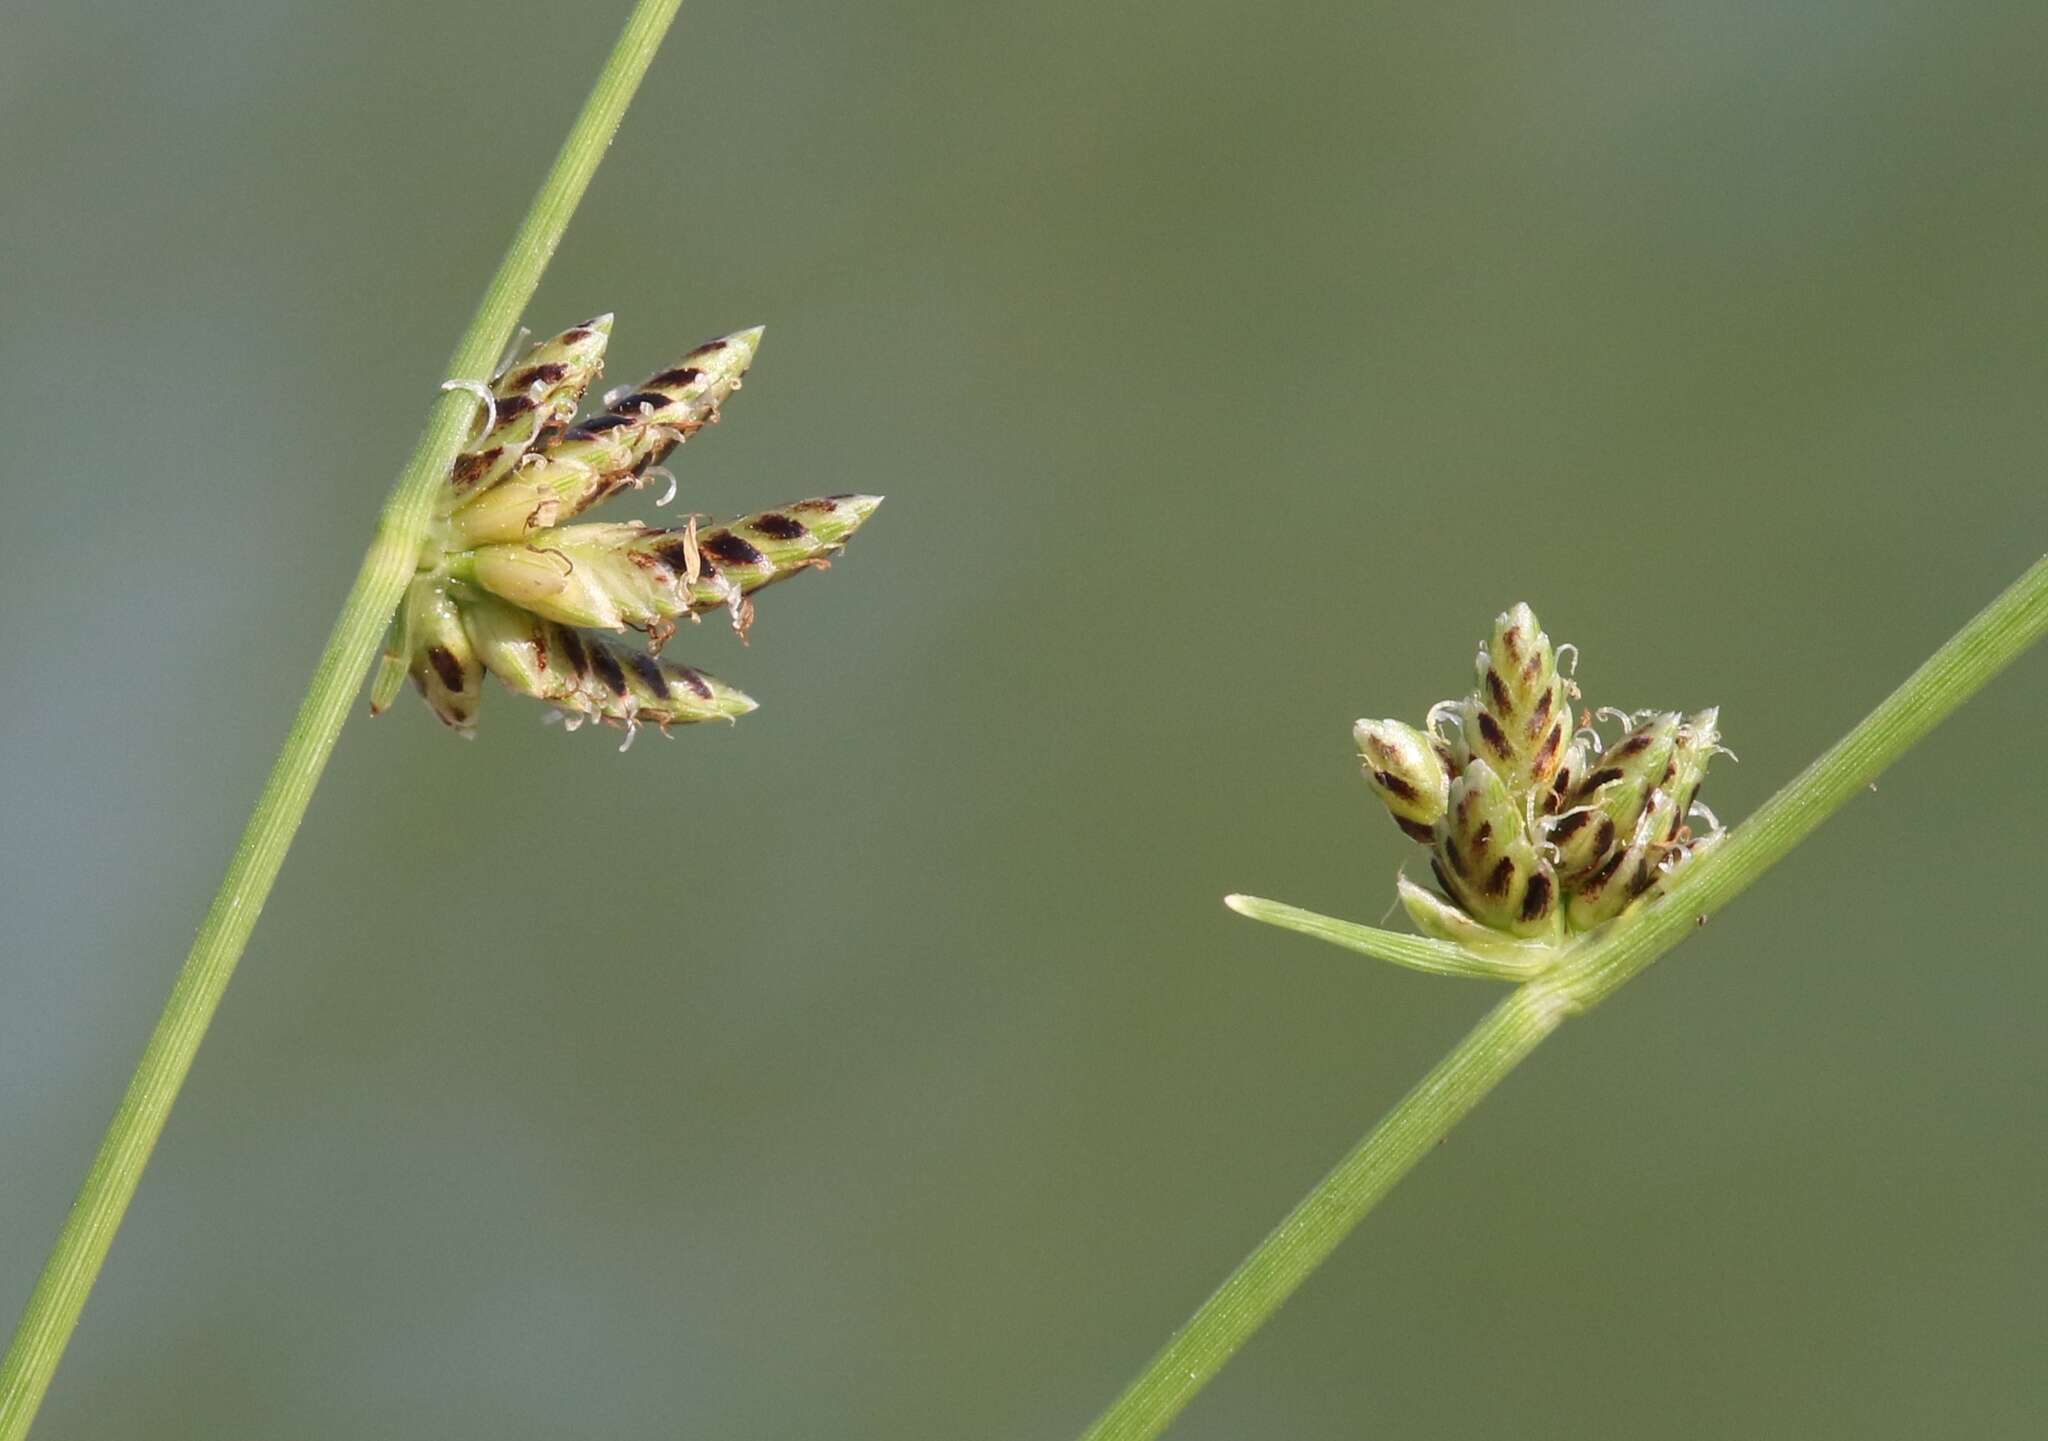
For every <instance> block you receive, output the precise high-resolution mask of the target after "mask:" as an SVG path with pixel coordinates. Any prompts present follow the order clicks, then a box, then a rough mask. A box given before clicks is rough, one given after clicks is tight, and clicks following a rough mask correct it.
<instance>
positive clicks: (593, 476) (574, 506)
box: [450, 325, 762, 549]
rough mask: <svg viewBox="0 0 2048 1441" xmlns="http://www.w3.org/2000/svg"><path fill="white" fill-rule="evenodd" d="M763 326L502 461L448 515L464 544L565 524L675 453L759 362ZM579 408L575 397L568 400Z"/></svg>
mask: <svg viewBox="0 0 2048 1441" xmlns="http://www.w3.org/2000/svg"><path fill="white" fill-rule="evenodd" d="M761 332H762V328H761V327H760V326H758V325H757V326H754V327H753V328H752V329H749V330H740V331H735V332H734V333H733V334H731V335H727V336H721V337H720V338H719V339H717V340H711V341H707V342H705V343H704V344H703V345H700V346H698V347H697V348H696V349H695V350H692V351H691V352H690V353H689V354H688V355H685V356H684V357H683V358H682V359H681V360H679V361H677V362H676V363H675V364H674V365H672V366H670V367H669V368H668V369H666V370H663V371H659V372H657V373H656V374H654V375H652V376H649V377H648V378H647V379H646V380H645V381H642V382H641V383H640V384H639V385H638V386H636V387H634V388H632V389H631V390H630V391H628V392H626V393H624V394H622V395H619V396H618V397H617V398H616V399H609V400H608V401H607V406H606V413H605V414H603V415H598V416H593V417H591V418H590V419H589V420H586V421H584V422H583V423H582V424H580V425H577V426H574V427H572V428H570V429H568V430H566V431H562V432H560V433H559V434H557V435H554V436H550V437H545V438H543V439H542V440H541V441H540V443H539V444H537V445H536V446H535V447H534V448H533V449H532V450H530V451H528V452H526V453H524V454H523V455H520V456H517V457H514V462H516V463H513V462H508V463H506V465H505V466H503V467H502V468H501V469H500V470H499V472H498V473H499V475H502V476H503V479H501V480H498V482H497V484H495V485H493V486H491V487H490V488H489V489H487V490H484V491H483V492H482V493H481V494H475V493H474V492H472V494H473V495H474V498H473V499H471V500H470V501H469V502H468V503H467V504H465V505H464V506H462V507H461V508H460V509H459V510H457V511H456V513H455V514H454V516H452V517H451V519H450V527H451V537H450V541H451V545H452V546H453V547H454V548H457V549H461V548H463V547H467V546H473V545H482V544H486V543H488V542H491V541H507V540H518V539H520V538H522V537H524V536H527V535H528V534H529V533H530V532H532V531H536V530H545V529H548V528H550V527H553V526H557V525H560V524H561V523H562V522H563V521H565V520H570V519H572V518H574V517H576V516H578V515H581V514H582V513H583V512H584V511H586V510H588V509H590V507H592V506H593V505H596V504H598V503H599V502H600V501H603V500H606V499H609V498H610V497H611V496H614V495H617V494H618V493H619V492H620V491H622V490H626V489H628V488H631V487H633V486H636V485H638V484H640V482H641V480H642V478H643V477H645V476H646V474H647V473H648V472H649V471H650V470H651V469H653V468H654V467H655V466H657V465H659V464H661V462H662V461H663V460H665V459H666V458H667V457H668V455H669V453H670V452H671V451H673V450H674V449H675V448H676V447H677V446H678V445H680V444H682V443H683V441H685V440H687V439H689V437H691V436H692V435H695V434H696V433H697V432H698V431H700V430H702V429H703V428H704V427H705V426H707V425H710V424H714V423H715V422H716V421H717V420H718V417H719V408H720V407H721V406H722V405H723V404H724V403H725V401H726V399H727V397H729V396H730V395H731V394H732V393H733V392H734V391H736V390H738V389H739V388H740V380H741V377H743V376H744V375H745V374H746V373H747V370H748V368H749V367H751V366H752V365H753V363H754V356H755V354H756V353H757V352H758V351H759V350H760V346H761ZM572 410H573V407H572Z"/></svg>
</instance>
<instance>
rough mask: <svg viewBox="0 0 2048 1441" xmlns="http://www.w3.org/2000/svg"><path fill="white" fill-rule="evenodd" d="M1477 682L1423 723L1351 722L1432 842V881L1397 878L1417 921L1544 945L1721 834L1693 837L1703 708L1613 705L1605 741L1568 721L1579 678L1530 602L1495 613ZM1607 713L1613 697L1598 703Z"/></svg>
mask: <svg viewBox="0 0 2048 1441" xmlns="http://www.w3.org/2000/svg"><path fill="white" fill-rule="evenodd" d="M1475 673H1476V675H1477V678H1478V684H1477V686H1476V687H1475V688H1474V689H1473V691H1472V692H1471V693H1470V694H1468V695H1465V696H1462V697H1459V698H1457V699H1455V700H1449V701H1444V702H1442V703H1440V704H1438V705H1436V706H1434V707H1432V708H1431V710H1430V712H1429V717H1428V725H1427V727H1426V728H1425V729H1423V730H1417V729H1415V728H1414V727H1412V726H1407V725H1403V724H1402V723H1401V722H1399V721H1392V720H1381V721H1359V722H1358V723H1357V725H1356V726H1354V727H1353V730H1352V736H1353V739H1354V740H1355V741H1356V742H1357V745H1358V751H1359V756H1360V758H1361V760H1362V761H1363V762H1364V771H1365V777H1366V780H1367V782H1368V783H1369V784H1370V785H1371V786H1372V788H1373V790H1374V791H1375V792H1376V793H1377V794H1378V795H1379V798H1380V800H1381V801H1382V802H1383V803H1384V804H1385V805H1386V807H1387V810H1388V812H1389V814H1391V815H1392V816H1393V818H1394V821H1395V823H1396V824H1398V825H1399V826H1400V827H1401V829H1402V830H1403V831H1404V832H1406V833H1407V834H1408V835H1409V836H1410V837H1412V838H1413V839H1415V840H1416V841H1419V842H1420V843H1421V844H1423V845H1425V846H1427V847H1428V848H1429V863H1430V871H1431V874H1432V875H1433V877H1434V878H1435V880H1436V884H1437V886H1438V888H1439V889H1437V890H1431V889H1429V888H1428V887H1426V886H1422V885H1418V884H1416V883H1415V882H1414V881H1411V880H1409V879H1408V878H1407V877H1406V876H1405V875H1404V876H1402V877H1401V878H1400V880H1399V883H1398V886H1399V894H1400V899H1401V903H1402V905H1403V907H1404V908H1405V909H1406V910H1407V912H1408V915H1409V917H1410V919H1411V920H1413V921H1414V923H1415V926H1416V928H1417V929H1418V930H1420V931H1422V932H1423V933H1424V934H1425V935H1429V936H1433V937H1435V938H1437V939H1439V940H1446V941H1452V942H1455V943H1457V944H1459V945H1463V946H1467V947H1484V946H1487V945H1493V946H1499V945H1502V944H1512V943H1526V942H1530V941H1535V942H1542V943H1548V944H1555V943H1557V942H1560V941H1562V940H1563V939H1564V938H1565V937H1566V936H1568V935H1570V934H1572V933H1575V932H1580V931H1587V930H1591V929H1593V928H1594V927H1596V926H1600V925H1604V924H1606V923H1607V922H1608V921H1610V920H1612V919H1614V917H1616V916H1618V915H1620V914H1621V913H1622V912H1623V911H1624V910H1625V909H1627V907H1628V906H1629V904H1630V903H1631V902H1632V901H1634V900H1636V899H1637V898H1639V897H1641V896H1644V895H1647V894H1650V893H1652V892H1654V891H1655V890H1656V888H1657V887H1658V886H1659V885H1660V884H1662V883H1663V882H1664V881H1665V880H1667V879H1668V878H1669V877H1670V876H1671V875H1673V874H1674V873H1675V872H1676V871H1677V870H1678V869H1679V868H1680V867H1681V866H1683V865H1684V864H1685V863H1686V862H1687V861H1688V860H1689V859H1691V858H1692V857H1693V856H1696V855H1698V854H1699V853H1700V852H1701V851H1703V850H1704V849H1706V848H1707V847H1709V846H1711V845H1713V844H1714V843H1715V842H1717V841H1718V839H1719V837H1720V829H1719V826H1718V823H1716V824H1714V825H1713V826H1712V828H1711V829H1710V830H1709V831H1708V833H1707V834H1705V835H1698V836H1696V835H1695V834H1694V833H1693V831H1692V829H1691V827H1690V825H1689V823H1688V822H1689V818H1690V817H1691V816H1692V815H1694V814H1696V813H1697V814H1701V815H1705V816H1706V818H1707V819H1708V820H1709V821H1710V822H1711V821H1712V816H1711V813H1709V812H1706V811H1705V810H1704V808H1699V807H1697V800H1698V795H1699V790H1700V786H1701V784H1702V782H1703V781H1704V779H1705V775H1706V769H1707V763H1708V761H1709V760H1710V759H1711V758H1712V756H1713V755H1714V753H1715V752H1716V751H1717V750H1719V749H1720V745H1719V741H1720V734H1719V731H1718V729H1717V727H1718V723H1719V713H1718V712H1717V711H1714V710H1704V711H1699V712H1696V713H1694V714H1692V715H1690V716H1680V715H1679V714H1677V713H1676V712H1669V711H1651V712H1641V713H1639V714H1637V715H1636V716H1633V717H1629V716H1623V717H1621V719H1622V720H1623V722H1624V724H1625V725H1626V726H1627V730H1626V731H1625V732H1624V734H1622V735H1621V736H1620V737H1619V738H1618V739H1617V740H1615V741H1614V743H1613V744H1612V745H1606V744H1603V743H1602V742H1601V740H1600V738H1599V736H1598V735H1597V733H1595V732H1592V731H1590V730H1582V731H1580V732H1579V733H1578V734H1577V735H1572V734H1571V727H1572V721H1571V709H1570V707H1571V702H1572V701H1573V700H1574V699H1575V698H1576V697H1577V694H1578V688H1577V687H1576V686H1575V685H1574V684H1573V683H1572V682H1571V681H1570V680H1569V679H1567V678H1566V677H1565V676H1564V675H1563V674H1562V673H1561V672H1560V671H1559V669H1558V664H1557V648H1555V647H1553V646H1552V645H1551V642H1550V638H1549V637H1548V636H1546V635H1545V634H1544V633H1543V630H1542V627H1541V626H1540V625H1538V624H1537V621H1536V616H1535V614H1534V613H1533V612H1532V611H1531V610H1530V609H1529V607H1527V606H1526V605H1517V606H1515V607H1513V608H1512V609H1510V610H1507V611H1504V612H1502V614H1500V615H1499V616H1498V617H1496V618H1495V620H1494V624H1493V632H1492V635H1491V636H1490V637H1489V638H1488V640H1487V642H1486V644H1485V645H1484V646H1482V647H1481V649H1480V651H1479V655H1478V660H1477V663H1476V666H1475ZM1602 714H1603V715H1614V714H1616V713H1614V712H1602Z"/></svg>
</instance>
